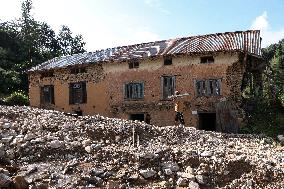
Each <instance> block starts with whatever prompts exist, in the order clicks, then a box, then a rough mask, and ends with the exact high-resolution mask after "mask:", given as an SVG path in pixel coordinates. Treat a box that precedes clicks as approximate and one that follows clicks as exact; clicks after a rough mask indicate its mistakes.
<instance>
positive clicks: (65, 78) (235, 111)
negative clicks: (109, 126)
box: [29, 30, 263, 132]
mask: <svg viewBox="0 0 284 189" xmlns="http://www.w3.org/2000/svg"><path fill="white" fill-rule="evenodd" d="M260 42H261V38H260V36H259V31H257V30H256V31H244V32H228V33H219V34H211V35H204V36H193V37H186V38H179V39H171V40H164V41H157V42H151V43H143V44H137V45H130V46H124V47H117V48H112V49H105V50H101V51H96V52H92V53H82V54H76V55H72V56H65V57H58V58H54V59H52V60H49V61H47V62H44V63H42V64H41V65H39V66H36V67H34V68H32V69H31V70H29V82H30V84H29V97H30V105H31V106H34V107H41V108H48V109H55V110H59V111H64V112H69V113H76V114H78V115H94V114H100V115H103V116H108V117H117V118H123V119H133V120H141V121H146V122H148V123H150V124H154V125H159V126H166V125H174V124H176V123H175V120H174V118H175V112H174V102H173V101H172V100H171V99H170V98H169V96H171V95H173V94H174V92H175V91H176V90H178V91H180V92H181V93H182V94H183V93H189V95H187V96H183V97H181V99H180V100H181V101H182V102H183V105H184V118H185V123H186V126H193V127H196V128H199V129H205V130H217V131H225V132H237V130H238V128H239V125H240V123H241V122H242V119H243V118H244V113H243V110H242V95H243V93H244V92H249V93H252V92H255V91H261V89H262V85H261V83H262V82H261V72H262V69H263V68H262V58H261V52H260V49H261V45H260Z"/></svg>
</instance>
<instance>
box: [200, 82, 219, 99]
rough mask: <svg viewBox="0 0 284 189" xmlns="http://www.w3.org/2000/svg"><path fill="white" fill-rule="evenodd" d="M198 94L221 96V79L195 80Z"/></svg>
mask: <svg viewBox="0 0 284 189" xmlns="http://www.w3.org/2000/svg"><path fill="white" fill-rule="evenodd" d="M195 91H196V95H197V96H221V79H203V80H195Z"/></svg>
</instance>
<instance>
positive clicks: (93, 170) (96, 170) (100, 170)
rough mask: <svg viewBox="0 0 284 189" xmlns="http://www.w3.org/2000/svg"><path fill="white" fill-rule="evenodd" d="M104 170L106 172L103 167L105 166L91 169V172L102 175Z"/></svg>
mask: <svg viewBox="0 0 284 189" xmlns="http://www.w3.org/2000/svg"><path fill="white" fill-rule="evenodd" d="M104 172H105V169H103V168H93V169H92V170H91V171H90V174H91V175H92V176H100V175H102V174H103V173H104Z"/></svg>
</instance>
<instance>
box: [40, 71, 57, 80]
mask: <svg viewBox="0 0 284 189" xmlns="http://www.w3.org/2000/svg"><path fill="white" fill-rule="evenodd" d="M53 76H54V72H53V70H50V71H46V72H42V73H41V75H40V77H41V78H44V77H53Z"/></svg>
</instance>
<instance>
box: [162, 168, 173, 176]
mask: <svg viewBox="0 0 284 189" xmlns="http://www.w3.org/2000/svg"><path fill="white" fill-rule="evenodd" d="M164 171H165V174H166V175H172V174H173V172H172V170H171V169H169V168H167V169H165V170H164Z"/></svg>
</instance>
